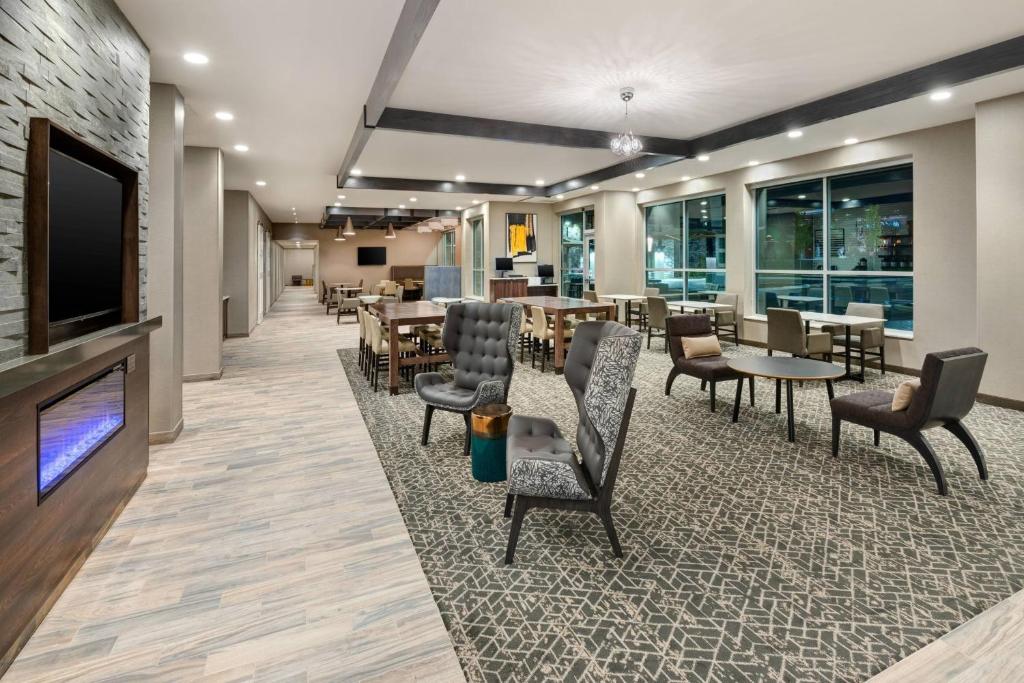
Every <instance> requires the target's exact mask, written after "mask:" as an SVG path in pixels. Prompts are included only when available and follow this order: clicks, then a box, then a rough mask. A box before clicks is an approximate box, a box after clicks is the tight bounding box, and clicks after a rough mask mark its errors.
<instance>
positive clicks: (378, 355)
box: [369, 318, 416, 393]
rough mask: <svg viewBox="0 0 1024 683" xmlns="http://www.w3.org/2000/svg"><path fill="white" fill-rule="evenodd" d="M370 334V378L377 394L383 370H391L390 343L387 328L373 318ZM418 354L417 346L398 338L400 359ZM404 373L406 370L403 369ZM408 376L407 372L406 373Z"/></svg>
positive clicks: (400, 337)
mask: <svg viewBox="0 0 1024 683" xmlns="http://www.w3.org/2000/svg"><path fill="white" fill-rule="evenodd" d="M369 328H370V329H369V332H370V376H371V381H372V382H373V391H374V393H376V392H377V380H378V378H379V377H380V373H381V371H382V370H383V371H384V372H388V370H389V368H390V348H391V347H390V342H389V340H388V339H387V338H385V328H384V326H383V325H382V324H381V322H380V320H379V319H377V318H371V319H370V323H369ZM415 352H416V344H415V343H414V342H413V341H412V340H411V339H409V338H408V337H405V336H403V335H399V337H398V353H399V357H401V356H403V355H407V354H410V353H415ZM403 371H404V368H403ZM404 374H407V372H404Z"/></svg>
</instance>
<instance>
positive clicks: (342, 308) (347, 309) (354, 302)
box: [334, 290, 362, 325]
mask: <svg viewBox="0 0 1024 683" xmlns="http://www.w3.org/2000/svg"><path fill="white" fill-rule="evenodd" d="M334 296H335V299H336V300H337V303H338V315H337V316H336V317H335V319H334V322H335V324H339V325H340V324H341V316H342V315H343V314H345V313H351V314H352V315H355V314H356V311H358V310H359V304H360V303H362V302H361V301H359V298H358V297H354V296H353V297H346V296H345V293H344V292H342V291H340V290H339V291H337V292H335V293H334Z"/></svg>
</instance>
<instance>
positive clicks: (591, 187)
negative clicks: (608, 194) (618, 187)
mask: <svg viewBox="0 0 1024 683" xmlns="http://www.w3.org/2000/svg"><path fill="white" fill-rule="evenodd" d="M590 189H591V190H599V189H601V188H599V187H598V186H597V185H591V186H590Z"/></svg>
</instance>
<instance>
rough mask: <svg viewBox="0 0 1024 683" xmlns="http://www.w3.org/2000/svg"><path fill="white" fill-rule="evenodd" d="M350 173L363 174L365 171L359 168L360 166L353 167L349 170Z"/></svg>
mask: <svg viewBox="0 0 1024 683" xmlns="http://www.w3.org/2000/svg"><path fill="white" fill-rule="evenodd" d="M349 174H350V175H363V172H362V171H361V170H360V169H358V168H353V169H352V170H351V171H349Z"/></svg>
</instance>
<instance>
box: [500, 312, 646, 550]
mask: <svg viewBox="0 0 1024 683" xmlns="http://www.w3.org/2000/svg"><path fill="white" fill-rule="evenodd" d="M640 340H641V335H640V333H639V332H637V331H635V330H631V329H629V328H628V327H626V326H624V325H620V324H619V323H616V322H610V321H608V322H605V321H596V320H595V321H590V322H584V323H580V325H579V326H577V328H576V333H575V335H574V336H573V342H572V346H571V347H570V348H569V355H568V357H567V358H566V360H565V380H566V382H567V383H568V384H569V389H570V390H571V391H572V394H573V398H574V399H575V400H576V410H577V413H578V414H579V422H578V424H577V427H576V445H577V447H578V448H579V451H580V456H581V457H582V462H580V460H579V459H578V458H577V457H576V455H575V454H574V453H573V451H572V447H571V446H570V445H569V442H568V441H566V439H565V437H563V436H562V432H561V431H560V430H559V428H558V425H556V424H555V423H554V422H553V421H552V420H549V419H548V418H544V417H526V416H522V415H513V416H512V419H511V420H510V421H509V425H508V450H507V453H508V460H507V465H506V466H507V472H508V496H507V498H506V499H505V517H508V516H509V515H511V516H512V526H511V530H510V532H509V537H508V549H507V550H506V551H505V564H511V562H512V558H513V556H514V555H515V551H516V543H517V541H518V540H519V530H520V529H521V528H522V525H523V518H524V517H525V515H526V511H527V510H528V509H530V508H553V509H559V510H577V511H580V512H589V513H592V514H596V515H597V516H598V517H600V518H601V522H602V523H603V524H604V528H605V531H606V532H607V534H608V540H609V541H611V545H612V550H613V551H614V552H615V555H616V556H617V557H622V548H621V547H620V546H619V539H618V537H617V536H616V534H615V526H614V524H613V523H612V514H611V501H612V492H613V490H614V488H615V478H616V476H617V474H618V469H619V460H620V458H621V457H622V448H623V444H624V443H625V441H626V432H627V431H628V429H629V419H630V415H632V412H633V400H634V397H635V396H636V389H633V388H632V383H633V374H634V372H635V371H636V362H637V359H638V358H639V356H640ZM513 504H514V507H515V510H514V512H513Z"/></svg>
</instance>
